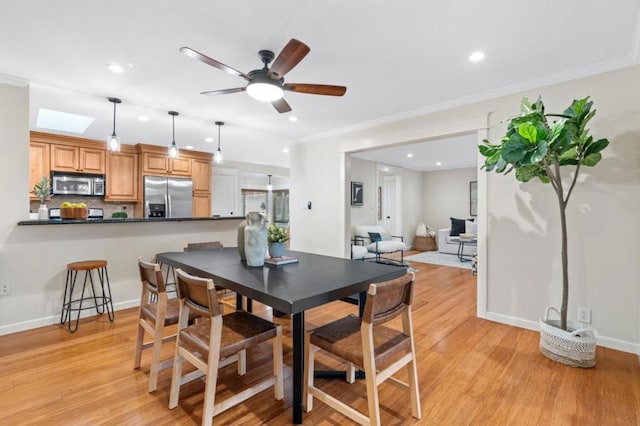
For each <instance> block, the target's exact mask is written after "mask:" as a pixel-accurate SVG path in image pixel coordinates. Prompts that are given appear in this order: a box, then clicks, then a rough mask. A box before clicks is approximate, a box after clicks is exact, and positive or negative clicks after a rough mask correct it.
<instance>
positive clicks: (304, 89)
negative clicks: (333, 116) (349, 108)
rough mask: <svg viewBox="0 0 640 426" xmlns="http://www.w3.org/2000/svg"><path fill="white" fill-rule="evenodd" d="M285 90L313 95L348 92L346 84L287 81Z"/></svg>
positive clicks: (333, 94)
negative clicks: (334, 84) (332, 84)
mask: <svg viewBox="0 0 640 426" xmlns="http://www.w3.org/2000/svg"><path fill="white" fill-rule="evenodd" d="M284 90H288V91H290V92H298V93H309V94H312V95H328V96H342V95H344V94H345V93H346V91H347V88H346V87H344V86H330V85H327V84H301V83H287V84H285V85H284Z"/></svg>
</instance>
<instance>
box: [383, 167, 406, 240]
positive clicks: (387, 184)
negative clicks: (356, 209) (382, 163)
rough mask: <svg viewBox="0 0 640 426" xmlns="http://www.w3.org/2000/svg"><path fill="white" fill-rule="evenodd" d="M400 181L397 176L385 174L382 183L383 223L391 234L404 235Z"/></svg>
mask: <svg viewBox="0 0 640 426" xmlns="http://www.w3.org/2000/svg"><path fill="white" fill-rule="evenodd" d="M397 195H398V181H397V179H396V176H385V177H384V178H383V184H382V223H383V226H384V229H386V230H387V231H388V232H390V233H391V235H402V234H401V232H400V229H398V228H399V224H400V221H399V219H400V217H399V214H398V201H397Z"/></svg>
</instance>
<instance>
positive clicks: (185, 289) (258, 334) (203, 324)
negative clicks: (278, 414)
mask: <svg viewBox="0 0 640 426" xmlns="http://www.w3.org/2000/svg"><path fill="white" fill-rule="evenodd" d="M176 276H177V279H178V297H179V300H180V320H179V326H178V339H177V342H176V350H175V356H174V363H173V375H172V378H171V392H170V394H169V408H171V409H173V408H175V407H177V405H178V399H179V396H180V386H181V385H183V384H185V383H187V382H190V381H192V380H194V379H196V378H198V377H202V376H203V375H205V376H206V378H205V391H204V408H203V412H202V424H203V425H211V424H212V423H213V416H215V415H217V414H219V413H221V412H223V411H225V410H227V409H229V408H231V407H233V406H235V405H237V404H239V403H241V402H243V401H245V400H247V399H248V398H250V397H251V396H253V395H256V394H257V393H259V392H262V391H263V390H265V389H267V388H269V387H270V386H273V390H274V396H275V398H276V399H277V400H281V399H282V398H283V396H284V385H283V367H282V326H280V325H277V324H273V323H271V322H269V321H267V320H264V319H262V318H260V317H257V316H255V315H253V314H250V313H248V312H245V311H235V312H232V313H230V314H226V315H222V311H221V309H220V304H219V303H218V301H217V298H216V287H215V285H214V283H213V280H211V279H205V278H199V277H195V276H192V275H189V274H187V273H185V272H184V271H182V270H181V269H178V270H176ZM190 313H195V314H198V315H201V316H202V317H203V318H202V319H201V320H200V321H198V322H197V323H196V324H194V325H191V326H190V325H188V322H187V319H188V316H189V314H190ZM265 341H271V345H272V347H273V376H269V377H268V378H266V379H265V380H262V381H260V382H258V383H254V382H252V384H251V385H250V387H249V388H248V389H245V390H244V391H242V392H240V393H238V394H236V395H235V396H232V397H229V398H227V399H226V400H224V401H222V402H217V401H216V400H215V396H216V384H217V379H218V366H219V364H220V362H221V360H224V359H225V358H228V357H230V356H233V355H237V354H238V353H239V352H241V351H243V350H247V349H250V348H252V347H255V346H257V345H258V344H260V343H262V342H265ZM185 360H186V361H188V362H189V363H191V364H193V365H194V366H195V367H196V369H197V370H196V371H194V372H191V373H188V374H186V375H184V376H183V374H182V366H183V363H184V361H185Z"/></svg>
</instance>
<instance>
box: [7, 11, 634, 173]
mask: <svg viewBox="0 0 640 426" xmlns="http://www.w3.org/2000/svg"><path fill="white" fill-rule="evenodd" d="M639 3H640V0H616V1H615V2H605V1H596V0H563V1H557V0H538V1H536V2H515V1H511V2H508V1H504V0H486V1H481V2H479V1H474V0H464V1H456V2H418V1H399V2H389V1H383V0H352V1H349V2H345V1H338V0H323V1H311V0H271V1H268V2H266V1H261V2H251V3H250V4H249V3H247V2H241V1H229V0H224V1H221V0H219V1H215V2H212V1H210V0H208V1H205V0H192V1H183V2H176V1H168V0H137V1H125V0H112V1H108V2H107V1H103V2H87V1H86V0H49V1H24V0H0V10H1V13H0V58H1V60H0V73H2V74H5V75H7V76H14V77H19V78H22V79H26V80H28V81H30V82H31V126H32V128H33V129H35V119H36V114H37V110H38V108H40V107H43V108H49V109H53V110H59V111H64V112H68V113H75V114H80V115H85V116H91V117H95V120H94V122H93V123H92V124H91V125H90V126H89V128H88V129H87V131H86V133H85V135H84V136H85V137H89V138H93V139H104V138H105V137H106V135H108V134H110V133H111V130H112V105H111V104H110V103H109V102H108V101H107V100H106V99H105V98H106V97H108V96H115V97H119V98H122V100H123V104H121V105H120V106H119V107H118V125H117V133H118V135H119V136H120V137H121V138H122V139H123V141H124V142H126V143H137V142H145V143H152V144H159V145H168V144H169V142H170V141H171V119H170V117H169V116H168V115H167V111H168V110H176V111H179V112H180V113H181V115H180V116H179V117H177V118H176V142H178V144H179V145H181V146H184V145H188V144H190V145H193V146H194V147H195V148H196V149H198V150H203V151H210V152H213V151H214V150H215V147H216V142H217V129H216V127H215V126H214V124H213V122H214V121H216V120H221V121H224V122H226V123H227V124H226V125H225V126H223V128H222V149H223V151H224V153H225V159H227V160H233V161H243V162H250V163H259V164H273V165H278V166H284V167H288V166H289V158H288V155H287V154H285V153H283V152H282V150H283V148H285V147H288V146H289V145H291V144H292V143H296V142H301V141H305V140H309V139H311V138H313V137H314V136H316V135H319V134H327V133H331V132H336V131H339V130H340V129H349V128H354V127H361V126H363V125H366V123H380V122H383V121H385V120H391V119H394V118H398V117H404V116H409V115H412V114H416V113H417V112H419V111H429V110H434V109H438V108H444V107H447V106H454V105H460V104H464V103H468V102H472V101H476V100H479V99H484V98H488V97H493V96H497V95H501V94H504V93H510V92H514V91H516V90H522V89H529V88H533V87H537V86H540V85H544V84H548V83H550V82H557V81H562V80H565V79H569V78H573V77H576V76H580V75H586V74H591V73H597V72H601V71H605V70H609V69H614V68H619V67H622V66H628V65H631V64H634V63H637V62H638V61H637V60H638V56H640V55H639V54H638V51H639V50H640V36H639V32H638V12H639V10H640V4H639ZM291 38H297V39H299V40H301V41H303V42H305V43H306V44H307V45H308V46H309V47H310V48H311V52H310V53H309V54H308V55H307V57H306V58H305V59H304V60H303V61H302V62H301V63H300V64H299V65H298V66H297V67H295V68H294V69H293V70H292V71H291V72H290V73H289V74H287V76H286V80H287V82H296V83H319V84H336V85H345V86H347V87H348V90H347V93H346V95H345V96H344V97H342V98H336V97H330V96H314V95H306V94H298V93H287V95H286V99H287V101H288V102H289V104H290V105H291V107H292V108H293V112H292V113H287V114H278V113H277V112H276V111H275V110H274V109H273V107H272V106H271V105H269V104H264V103H260V102H258V101H255V100H253V99H251V98H249V97H248V95H247V94H246V93H236V94H229V95H223V96H215V97H214V96H202V95H200V94H199V93H200V92H201V91H206V90H216V89H225V88H233V87H241V86H243V85H244V80H243V79H241V78H239V77H236V76H233V75H230V74H227V73H225V72H222V71H219V70H217V69H215V68H212V67H210V66H207V65H205V64H203V63H201V62H197V61H195V60H193V59H191V58H189V57H187V56H185V55H183V54H181V53H180V52H179V51H178V49H179V48H180V47H182V46H189V47H191V48H193V49H196V50H199V51H201V52H203V53H205V54H206V55H208V56H210V57H212V58H214V59H217V60H219V61H220V62H223V63H225V64H227V65H229V66H231V67H233V68H236V69H238V70H240V71H243V72H245V73H246V72H248V71H250V70H252V69H256V68H260V66H261V64H260V61H259V58H258V55H257V51H258V50H260V49H270V50H273V51H275V52H276V54H277V53H278V52H279V51H280V49H282V47H283V46H284V45H285V44H286V43H287V42H288V41H289V40H290V39H291ZM478 49H481V50H484V51H485V52H486V55H487V56H486V59H485V60H484V61H482V62H480V63H471V62H469V61H468V60H467V58H468V56H469V55H470V54H471V53H472V52H473V51H475V50H478ZM109 63H118V64H120V65H122V66H124V68H125V72H124V73H122V74H114V73H112V72H110V71H109V70H108V69H107V67H106V65H107V64H109ZM129 63H131V64H132V65H133V68H131V67H129V66H128V65H127V64H129ZM0 80H1V79H0ZM8 80H9V79H8V78H5V79H4V81H8ZM138 115H146V116H148V117H149V118H150V120H149V121H148V122H146V123H144V122H140V121H138V120H137V116H138ZM290 115H296V116H297V117H299V118H300V119H299V121H298V122H296V123H291V122H290V121H289V120H288V117H289V116H290ZM208 136H209V137H213V138H214V140H215V141H216V142H213V143H211V142H209V143H207V142H204V138H205V137H208Z"/></svg>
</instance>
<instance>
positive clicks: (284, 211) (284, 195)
mask: <svg viewBox="0 0 640 426" xmlns="http://www.w3.org/2000/svg"><path fill="white" fill-rule="evenodd" d="M271 212H272V217H273V221H274V222H275V223H289V190H288V189H282V190H276V191H273V207H272V210H271Z"/></svg>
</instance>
